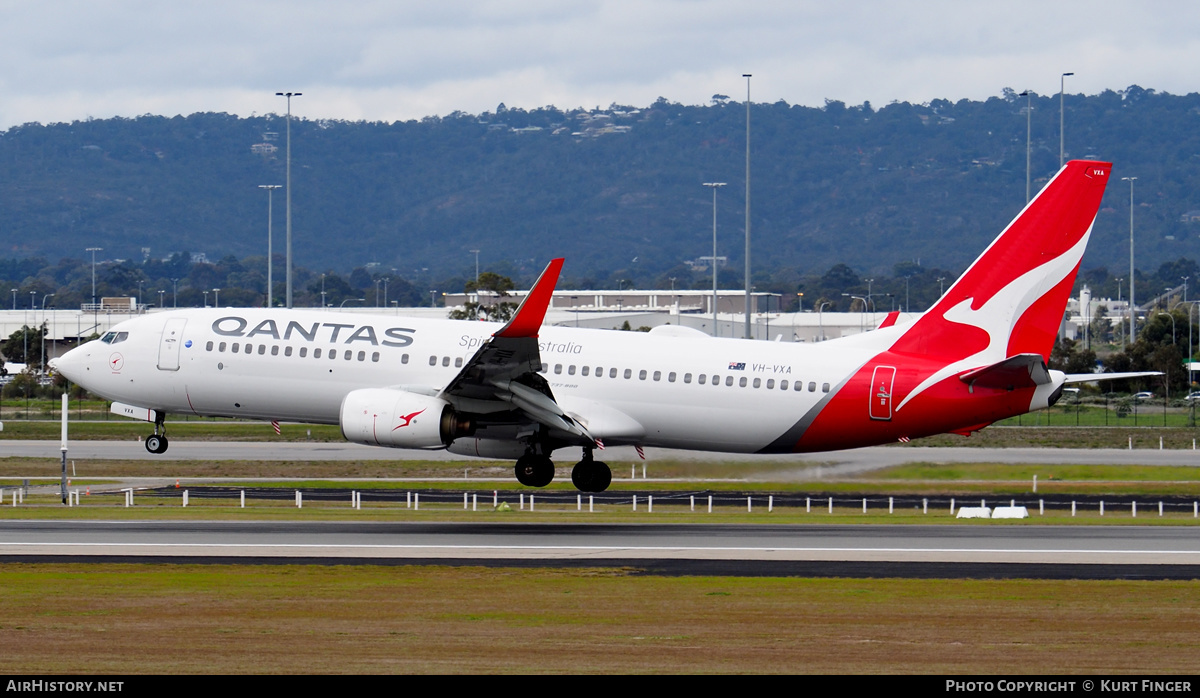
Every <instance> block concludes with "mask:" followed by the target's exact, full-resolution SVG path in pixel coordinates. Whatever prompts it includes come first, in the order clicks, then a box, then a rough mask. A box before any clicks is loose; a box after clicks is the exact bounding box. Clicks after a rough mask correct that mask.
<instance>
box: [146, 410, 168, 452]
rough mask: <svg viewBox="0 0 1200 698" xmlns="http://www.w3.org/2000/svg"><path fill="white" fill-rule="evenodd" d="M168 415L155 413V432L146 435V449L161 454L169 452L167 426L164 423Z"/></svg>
mask: <svg viewBox="0 0 1200 698" xmlns="http://www.w3.org/2000/svg"><path fill="white" fill-rule="evenodd" d="M165 419H166V415H164V414H163V413H162V412H157V413H155V415H154V433H153V434H151V435H150V436H147V437H146V450H147V451H149V452H150V453H154V454H159V453H166V452H167V445H168V442H167V427H166V425H164V424H163V421H164V420H165Z"/></svg>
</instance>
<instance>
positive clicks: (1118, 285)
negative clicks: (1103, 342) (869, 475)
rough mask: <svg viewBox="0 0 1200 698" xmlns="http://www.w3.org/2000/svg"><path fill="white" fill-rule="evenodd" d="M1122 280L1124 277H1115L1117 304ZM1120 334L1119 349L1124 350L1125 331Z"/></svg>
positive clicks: (1119, 302)
mask: <svg viewBox="0 0 1200 698" xmlns="http://www.w3.org/2000/svg"><path fill="white" fill-rule="evenodd" d="M1124 280H1125V279H1123V278H1121V277H1119V276H1118V277H1117V305H1118V306H1120V305H1121V282H1122V281H1124ZM1118 327H1120V326H1119V325H1118ZM1120 335H1121V351H1125V333H1124V332H1121V333H1120Z"/></svg>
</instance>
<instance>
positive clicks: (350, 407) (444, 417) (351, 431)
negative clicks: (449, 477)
mask: <svg viewBox="0 0 1200 698" xmlns="http://www.w3.org/2000/svg"><path fill="white" fill-rule="evenodd" d="M340 421H341V427H342V436H345V437H346V440H347V441H353V442H354V443H359V444H366V445H368V446H391V447H393V448H430V449H437V448H445V447H446V445H447V444H449V443H450V442H451V441H453V440H454V439H456V438H458V437H460V436H468V435H470V434H471V433H472V432H474V425H473V423H472V422H471V420H470V419H465V418H462V417H461V416H460V415H459V414H458V413H457V412H455V411H454V408H453V407H452V406H451V405H450V403H448V402H446V401H445V400H442V399H440V398H436V397H431V396H429V395H418V394H417V393H410V392H407V391H404V390H394V389H389V388H367V389H364V390H354V391H352V392H350V394H348V395H346V399H344V400H342V411H341V417H340Z"/></svg>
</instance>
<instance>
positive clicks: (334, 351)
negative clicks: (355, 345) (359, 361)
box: [329, 349, 350, 361]
mask: <svg viewBox="0 0 1200 698" xmlns="http://www.w3.org/2000/svg"><path fill="white" fill-rule="evenodd" d="M347 353H349V352H347ZM336 358H337V349H330V350H329V359H330V360H331V361H332V360H334V359H336ZM346 358H347V359H348V358H350V357H349V356H347V357H346Z"/></svg>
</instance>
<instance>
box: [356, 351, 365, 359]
mask: <svg viewBox="0 0 1200 698" xmlns="http://www.w3.org/2000/svg"><path fill="white" fill-rule="evenodd" d="M358 360H359V361H366V360H367V352H365V351H360V352H358Z"/></svg>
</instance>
